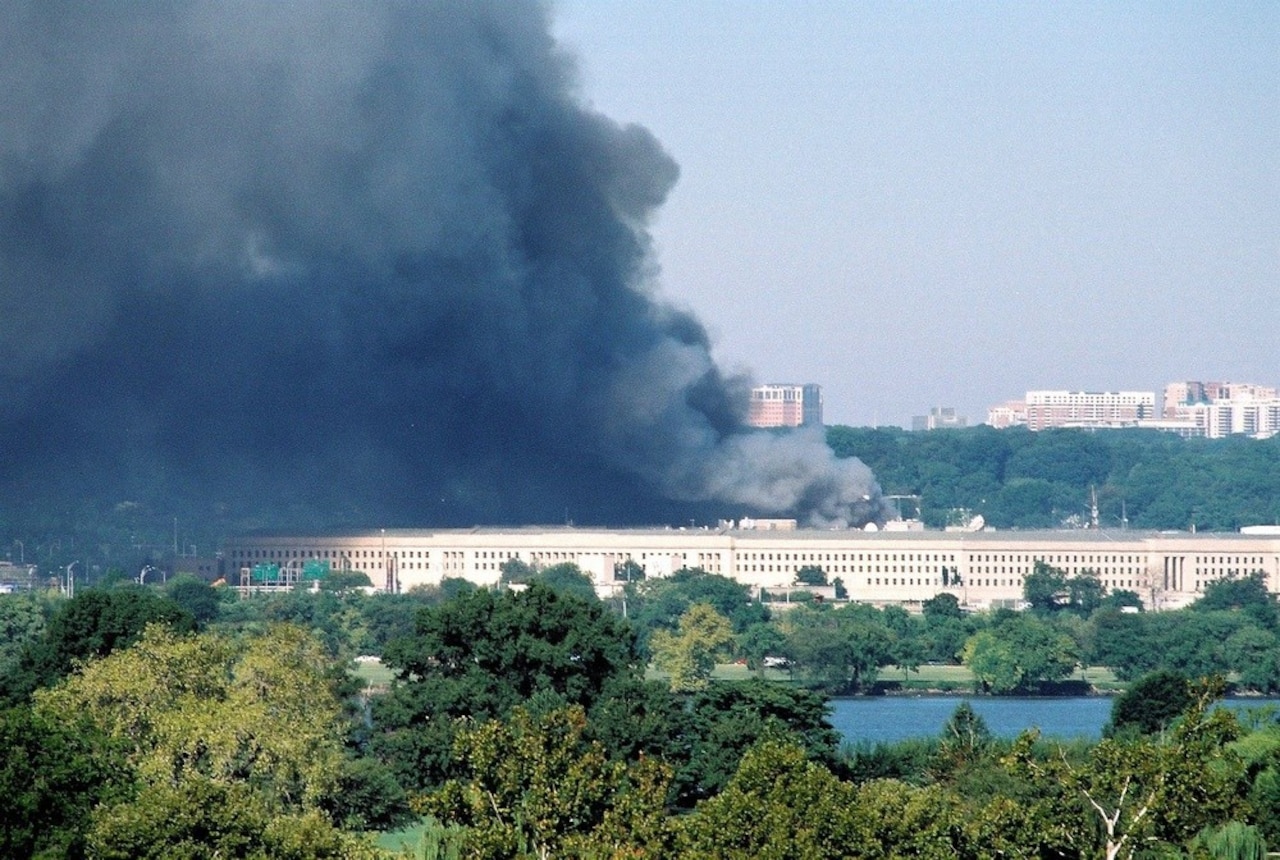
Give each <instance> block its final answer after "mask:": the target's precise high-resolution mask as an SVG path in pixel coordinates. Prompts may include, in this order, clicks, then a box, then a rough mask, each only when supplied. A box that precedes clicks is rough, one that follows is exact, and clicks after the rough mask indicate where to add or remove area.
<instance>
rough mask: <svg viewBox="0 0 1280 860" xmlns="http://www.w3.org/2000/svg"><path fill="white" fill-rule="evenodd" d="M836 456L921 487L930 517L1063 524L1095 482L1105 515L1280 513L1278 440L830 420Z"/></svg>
mask: <svg viewBox="0 0 1280 860" xmlns="http://www.w3.org/2000/svg"><path fill="white" fill-rule="evenodd" d="M827 443H828V445H829V446H830V447H831V448H832V450H833V451H835V453H836V455H837V456H839V457H849V456H856V457H858V458H860V459H861V460H862V461H863V462H865V463H866V464H867V465H868V466H870V467H871V470H872V471H873V472H875V474H876V477H877V478H878V479H879V481H880V485H881V486H882V487H883V488H884V490H885V492H888V493H901V494H906V495H918V496H920V497H921V500H922V511H921V514H922V518H923V519H924V521H925V523H926V524H928V525H930V526H933V527H941V526H944V525H946V524H947V522H948V518H949V516H950V515H951V513H952V511H955V510H962V509H963V510H967V511H971V512H973V513H980V514H982V515H983V517H984V518H985V519H986V521H987V522H988V523H989V524H991V525H992V526H996V527H998V528H1013V527H1021V528H1039V527H1057V526H1059V525H1060V524H1061V523H1062V522H1063V521H1066V520H1068V519H1070V518H1071V517H1072V516H1076V517H1077V518H1078V517H1079V515H1080V514H1081V512H1083V511H1084V510H1085V509H1086V507H1087V505H1088V504H1089V498H1090V493H1091V488H1096V491H1097V496H1098V506H1099V510H1100V513H1101V519H1102V522H1103V526H1104V527H1107V526H1112V527H1117V526H1119V524H1120V522H1121V518H1122V516H1124V517H1126V518H1127V520H1128V521H1129V523H1130V525H1132V526H1134V527H1137V528H1143V529H1185V528H1188V527H1189V526H1190V524H1191V523H1192V522H1195V523H1196V525H1197V526H1198V527H1199V528H1201V529H1206V530H1216V531H1234V530H1235V529H1237V528H1238V527H1239V526H1241V525H1246V524H1249V523H1271V522H1278V521H1280V440H1277V439H1276V438H1274V437H1273V438H1271V439H1266V440H1256V439H1245V438H1229V439H1218V440H1208V439H1182V438H1179V437H1177V436H1175V435H1173V434H1170V433H1160V432H1158V431H1145V430H1112V431H1106V430H1101V431H1094V432H1089V431H1083V430H1073V429H1060V430H1045V431H1041V432H1038V433H1033V432H1030V431H1028V430H1026V429H1023V428H1010V429H1008V430H996V429H994V428H991V427H972V428H962V429H958V430H955V431H954V432H948V433H909V432H907V431H905V430H896V429H892V428H874V429H872V428H855V427H841V426H835V427H828V428H827Z"/></svg>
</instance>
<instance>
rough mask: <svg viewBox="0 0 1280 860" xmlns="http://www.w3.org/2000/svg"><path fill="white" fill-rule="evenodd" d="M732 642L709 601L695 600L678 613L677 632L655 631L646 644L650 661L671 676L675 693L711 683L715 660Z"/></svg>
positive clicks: (729, 631)
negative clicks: (679, 614)
mask: <svg viewBox="0 0 1280 860" xmlns="http://www.w3.org/2000/svg"><path fill="white" fill-rule="evenodd" d="M731 642H733V629H732V627H730V625H729V619H727V618H725V617H724V616H723V615H721V614H720V613H719V612H716V610H715V607H713V606H711V605H710V604H709V603H695V604H694V605H693V606H690V607H689V608H688V609H687V610H685V612H684V614H683V615H681V616H680V624H679V628H678V631H677V632H676V633H671V632H669V631H667V630H658V631H656V632H655V633H654V634H653V638H652V639H651V640H650V643H649V647H650V650H652V651H653V663H654V665H655V666H656V667H657V668H658V669H659V670H661V671H663V672H666V673H667V675H668V676H669V677H670V682H671V689H672V690H673V691H674V692H680V693H688V692H692V691H694V690H704V689H706V687H707V685H708V684H710V682H711V672H712V671H713V670H714V669H715V667H716V660H717V659H718V658H720V657H722V656H723V655H724V654H725V652H726V649H727V647H728V645H729V644H730V643H731Z"/></svg>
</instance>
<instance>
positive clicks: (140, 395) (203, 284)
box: [0, 0, 881, 525]
mask: <svg viewBox="0 0 1280 860" xmlns="http://www.w3.org/2000/svg"><path fill="white" fill-rule="evenodd" d="M547 15H548V12H547V10H546V8H545V7H543V6H540V5H535V4H532V3H523V2H521V3H514V2H511V0H497V2H466V3H462V2H458V3H416V2H415V3H350V4H330V3H298V4H286V3H279V2H262V3H251V2H246V3H224V2H176V0H175V2H162V3H144V2H139V3H125V4H119V3H97V2H84V3H73V2H68V3H56V4H55V3H47V2H38V0H37V2H16V0H15V1H14V2H4V3H3V5H2V6H0V486H3V487H4V488H6V490H7V492H9V493H10V494H11V495H10V498H13V497H14V496H13V494H21V493H27V492H36V491H38V490H49V489H52V490H54V491H57V490H59V489H60V490H63V491H66V492H68V493H76V494H83V495H95V494H96V495H98V496H101V497H106V498H113V499H117V498H129V497H133V496H138V495H150V496H152V497H156V496H165V495H166V494H170V495H182V494H187V495H190V494H199V496H200V497H202V498H205V499H209V500H217V501H221V502H223V503H226V504H229V505H232V506H235V505H237V504H240V505H249V506H255V505H256V506H258V507H260V508H263V509H266V508H270V509H274V510H277V511H279V512H281V513H280V516H281V517H285V518H287V516H288V514H287V512H288V511H289V510H291V509H293V508H306V509H314V510H332V511H343V512H346V513H345V514H344V515H346V516H352V517H370V518H371V517H373V516H377V517H379V518H380V521H381V522H383V523H384V524H391V523H393V522H400V523H405V524H441V525H443V524H462V523H470V522H494V523H502V522H516V521H548V520H555V521H558V520H560V519H561V518H562V517H564V516H566V515H567V516H568V517H570V518H572V519H575V520H577V521H580V522H587V521H590V522H614V523H621V522H654V521H660V520H666V521H668V522H669V521H672V520H681V521H682V520H684V519H686V518H687V517H689V516H704V517H708V518H714V517H718V516H734V515H739V514H743V513H748V512H752V513H756V514H782V513H788V512H790V513H797V514H799V515H800V516H802V517H805V518H808V519H810V520H812V521H813V522H815V523H821V524H841V523H851V524H857V523H861V522H864V521H866V520H868V519H874V518H877V517H878V516H880V514H881V502H880V497H879V492H878V489H877V487H876V485H875V482H874V480H873V478H872V476H871V474H870V473H869V472H868V471H867V470H866V468H865V467H863V466H862V464H860V463H858V462H857V461H853V460H848V461H836V460H835V459H834V458H833V457H832V455H831V453H830V451H829V450H828V448H827V446H826V445H825V443H824V441H823V439H822V437H821V434H820V433H815V434H805V433H796V434H785V435H774V434H760V433H751V432H748V431H746V430H744V428H743V427H742V425H741V418H742V407H743V404H744V403H745V394H744V388H745V385H746V382H745V381H744V380H742V379H738V378H728V377H726V376H725V375H723V374H722V373H721V372H720V371H719V370H718V369H717V368H716V366H715V365H714V363H713V362H712V360H711V358H710V354H709V349H708V343H707V336H706V333H705V331H704V330H703V328H702V326H701V325H700V324H699V323H698V322H697V321H696V320H695V319H693V318H691V317H690V316H689V315H688V314H686V313H683V312H680V311H678V310H675V309H673V308H671V307H669V306H668V305H666V304H664V303H663V302H662V301H660V300H659V299H658V298H657V297H656V296H655V295H654V293H653V286H652V282H653V280H654V273H653V271H652V268H653V267H652V256H651V253H650V251H651V249H650V247H649V239H648V235H647V233H646V230H645V224H646V218H647V217H648V216H649V215H650V213H651V212H653V210H654V209H655V207H657V206H659V205H660V204H661V203H662V201H663V199H664V197H665V196H666V194H667V192H668V190H669V189H670V187H671V186H672V184H673V183H674V182H675V180H676V176H677V168H676V165H675V164H674V162H673V161H672V160H671V158H670V157H668V155H667V154H666V153H665V152H663V150H662V148H661V147H660V146H659V145H658V143H657V142H656V141H655V140H654V139H653V137H652V136H651V135H650V134H649V133H648V132H647V131H645V130H644V129H643V128H639V127H635V126H628V127H619V126H618V125H617V124H615V123H613V122H611V121H610V120H608V119H606V118H604V117H602V116H599V115H597V114H595V113H593V112H591V111H589V110H587V109H585V108H584V107H583V106H582V104H581V102H580V100H579V99H578V98H577V97H576V96H575V92H574V84H573V65H572V62H571V61H570V59H569V58H567V57H566V56H565V55H564V54H563V53H562V52H561V51H560V50H559V49H558V47H557V46H556V44H555V43H554V42H553V40H552V39H551V37H550V35H549V28H548V21H547Z"/></svg>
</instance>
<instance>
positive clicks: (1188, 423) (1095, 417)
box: [987, 380, 1280, 439]
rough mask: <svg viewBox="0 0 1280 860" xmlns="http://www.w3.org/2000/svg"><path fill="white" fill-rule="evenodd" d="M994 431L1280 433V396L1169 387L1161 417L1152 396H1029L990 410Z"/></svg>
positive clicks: (1257, 388)
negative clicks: (1075, 429) (1112, 429)
mask: <svg viewBox="0 0 1280 860" xmlns="http://www.w3.org/2000/svg"><path fill="white" fill-rule="evenodd" d="M987 423H988V424H990V425H991V426H992V427H1017V426H1024V425H1025V426H1026V427H1029V428H1030V429H1032V430H1043V429H1045V428H1046V427H1085V428H1103V427H1140V428H1143V429H1148V430H1160V431H1163V432H1165V433H1177V434H1178V435H1180V436H1184V437H1189V438H1190V437H1203V438H1208V439H1221V438H1223V437H1225V436H1234V435H1240V436H1252V437H1254V438H1257V439H1265V438H1268V437H1270V436H1275V435H1276V434H1277V433H1280V393H1278V392H1277V389H1276V388H1274V387H1272V386H1267V385H1255V384H1253V383H1251V382H1201V381H1197V380H1188V381H1179V382H1170V383H1169V384H1168V385H1166V386H1165V387H1164V403H1163V406H1162V408H1161V410H1160V412H1158V413H1157V412H1156V408H1155V394H1154V393H1153V392H1147V391H1100V392H1094V391H1028V392H1027V397H1026V400H1025V401H1018V400H1011V401H1009V402H1007V403H1002V404H1000V405H999V406H993V407H991V408H990V409H989V410H988V411H987Z"/></svg>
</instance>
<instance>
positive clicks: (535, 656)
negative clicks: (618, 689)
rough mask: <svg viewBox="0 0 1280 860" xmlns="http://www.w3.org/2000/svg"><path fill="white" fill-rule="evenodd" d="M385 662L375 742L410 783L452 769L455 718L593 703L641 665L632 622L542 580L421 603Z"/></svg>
mask: <svg viewBox="0 0 1280 860" xmlns="http://www.w3.org/2000/svg"><path fill="white" fill-rule="evenodd" d="M383 662H384V663H385V664H386V665H387V666H389V667H391V668H392V669H393V670H394V671H395V672H396V676H397V679H396V681H395V683H394V684H393V685H392V688H391V690H390V691H389V692H388V693H387V694H386V695H384V696H380V697H378V699H376V700H375V701H374V704H373V718H374V724H375V734H374V736H373V740H372V742H373V744H374V747H375V749H377V750H378V752H379V754H380V755H381V756H382V757H383V758H384V760H385V761H386V762H387V763H388V764H389V765H391V766H392V767H393V768H395V769H396V771H397V773H398V774H399V775H400V777H401V781H402V782H403V783H405V784H406V785H431V784H434V783H435V782H438V781H439V780H440V779H442V778H443V777H444V776H445V775H446V774H447V773H448V769H449V767H450V764H449V749H450V747H451V745H452V734H453V728H452V719H453V718H455V717H464V716H466V717H473V718H476V719H489V718H494V717H502V716H504V715H505V714H507V713H509V712H510V710H511V709H512V708H513V707H515V706H516V705H526V706H530V707H533V708H534V709H536V710H539V711H541V710H551V709H555V708H558V707H563V706H566V705H580V706H582V707H584V708H590V707H591V706H592V705H593V704H594V703H595V702H596V701H597V700H598V699H599V698H600V696H601V695H602V692H603V690H604V689H605V687H606V686H607V685H608V684H610V683H611V682H614V681H617V680H621V679H628V678H632V679H639V678H640V677H641V674H642V672H643V665H642V662H641V660H640V656H639V652H638V650H637V646H636V641H635V636H634V634H633V633H632V632H631V628H630V627H629V625H628V624H627V622H626V621H624V620H623V619H621V618H618V617H617V616H615V615H613V614H612V613H611V612H609V611H608V610H607V609H606V608H605V607H604V605H603V604H601V603H599V602H598V601H586V600H582V599H579V598H577V597H574V596H572V595H568V594H562V593H559V592H557V591H555V590H553V589H550V588H547V587H546V586H545V585H542V584H540V583H537V582H534V583H532V584H531V585H530V586H529V587H528V588H527V589H525V590H523V591H520V592H512V591H504V592H500V593H495V592H490V591H476V592H473V593H471V594H467V595H463V596H462V597H460V598H458V599H455V600H452V601H450V602H448V603H446V604H443V605H441V606H439V607H429V608H425V609H423V610H421V611H420V612H419V614H418V618H417V621H416V624H415V629H414V633H413V635H412V636H409V637H405V638H402V639H397V640H395V641H393V642H391V643H389V644H388V645H387V647H386V649H385V651H384V654H383Z"/></svg>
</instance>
